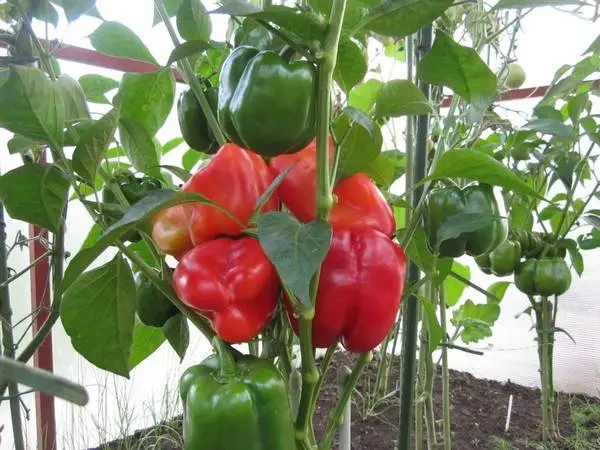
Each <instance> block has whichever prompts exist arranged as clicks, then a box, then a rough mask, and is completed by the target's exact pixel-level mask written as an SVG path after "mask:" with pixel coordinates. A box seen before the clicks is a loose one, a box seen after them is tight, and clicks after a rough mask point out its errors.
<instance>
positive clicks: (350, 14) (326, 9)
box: [308, 0, 381, 31]
mask: <svg viewBox="0 0 600 450" xmlns="http://www.w3.org/2000/svg"><path fill="white" fill-rule="evenodd" d="M380 3H381V0H351V1H349V2H347V3H346V14H344V24H343V29H344V30H348V31H350V30H353V29H354V28H355V27H356V26H357V25H358V24H359V23H360V22H361V20H362V19H363V18H364V17H365V15H366V14H367V13H368V11H369V9H372V8H375V7H376V6H378V5H379V4H380ZM308 4H309V5H310V6H311V8H313V10H315V11H317V12H319V13H320V14H322V15H323V16H324V17H325V18H329V15H330V14H331V5H332V1H331V0H308Z"/></svg>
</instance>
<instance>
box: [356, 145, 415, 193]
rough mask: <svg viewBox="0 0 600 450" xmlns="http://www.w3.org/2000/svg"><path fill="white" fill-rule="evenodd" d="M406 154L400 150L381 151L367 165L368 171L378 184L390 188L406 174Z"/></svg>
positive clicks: (366, 171) (365, 171)
mask: <svg viewBox="0 0 600 450" xmlns="http://www.w3.org/2000/svg"><path fill="white" fill-rule="evenodd" d="M405 169H406V155H405V154H404V152H401V151H400V150H387V151H385V152H381V153H380V154H379V156H378V157H377V158H375V160H373V161H371V163H370V164H369V165H368V166H367V167H365V169H364V173H366V174H367V175H368V176H369V177H370V178H371V179H372V180H373V181H374V182H375V183H376V184H378V185H379V186H382V187H384V188H386V189H389V188H390V187H391V186H392V183H393V182H394V181H396V180H397V179H398V178H400V177H401V176H402V175H404V172H405Z"/></svg>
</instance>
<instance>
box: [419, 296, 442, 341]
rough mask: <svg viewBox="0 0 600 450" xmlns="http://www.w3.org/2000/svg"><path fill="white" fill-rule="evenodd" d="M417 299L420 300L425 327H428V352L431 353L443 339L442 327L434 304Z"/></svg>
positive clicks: (426, 300) (421, 298)
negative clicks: (423, 312)
mask: <svg viewBox="0 0 600 450" xmlns="http://www.w3.org/2000/svg"><path fill="white" fill-rule="evenodd" d="M417 298H418V299H419V300H421V305H422V306H423V309H424V310H425V318H426V319H427V325H428V326H429V351H430V352H433V351H435V349H437V347H438V345H440V343H441V342H442V339H443V338H444V333H443V330H442V326H441V325H440V322H439V320H438V318H437V314H436V307H435V306H434V304H433V303H431V301H430V300H428V299H426V298H423V297H417Z"/></svg>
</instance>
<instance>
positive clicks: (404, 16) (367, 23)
mask: <svg viewBox="0 0 600 450" xmlns="http://www.w3.org/2000/svg"><path fill="white" fill-rule="evenodd" d="M452 2H453V0H387V1H384V2H382V3H381V5H380V6H379V7H377V8H373V9H372V10H371V11H370V13H369V14H368V15H367V16H366V17H365V18H364V19H363V20H362V21H361V23H360V24H359V26H357V29H360V28H363V27H364V28H366V29H367V30H370V31H374V32H375V33H377V34H381V35H384V36H391V37H396V38H401V37H405V36H408V35H409V34H412V33H414V32H416V31H418V30H420V29H421V28H423V27H424V26H426V25H428V24H430V23H431V22H433V21H434V20H435V19H436V18H437V17H439V16H441V15H442V14H443V13H444V11H445V10H446V9H447V8H449V7H450V6H452Z"/></svg>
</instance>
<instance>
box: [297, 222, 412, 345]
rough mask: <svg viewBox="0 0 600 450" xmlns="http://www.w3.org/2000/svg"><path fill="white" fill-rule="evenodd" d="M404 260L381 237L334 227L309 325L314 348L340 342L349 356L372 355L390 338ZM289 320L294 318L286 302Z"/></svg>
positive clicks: (373, 232) (397, 249) (371, 231)
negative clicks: (355, 354) (371, 352)
mask: <svg viewBox="0 0 600 450" xmlns="http://www.w3.org/2000/svg"><path fill="white" fill-rule="evenodd" d="M405 269H406V256H405V254H404V251H403V250H402V249H401V248H400V247H399V246H398V245H397V244H396V243H394V242H393V241H392V240H391V239H390V238H388V237H387V236H385V235H384V234H383V233H381V232H379V231H377V230H374V229H369V228H364V229H357V228H334V229H333V237H332V242H331V247H330V249H329V252H328V253H327V256H326V257H325V260H324V261H323V264H322V267H321V275H320V278H319V288H318V289H319V290H318V292H317V299H316V305H315V316H314V318H313V322H312V327H313V328H312V331H313V346H315V347H318V348H326V347H329V346H331V345H333V344H335V343H336V342H338V341H340V340H341V342H342V344H343V345H344V347H346V349H347V350H349V351H351V352H357V353H364V352H368V351H370V350H373V349H374V348H375V347H376V346H377V345H379V344H380V343H381V342H382V341H383V339H384V338H385V336H386V335H387V334H388V333H389V331H390V329H391V327H392V325H393V324H394V321H395V319H396V314H397V312H398V308H399V306H400V300H401V297H402V292H403V288H404V277H405ZM286 307H287V311H288V317H289V319H290V322H291V324H292V327H293V328H294V330H295V331H296V333H297V332H298V324H297V319H296V317H295V316H294V313H293V311H292V308H291V306H290V304H289V302H287V301H286Z"/></svg>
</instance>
